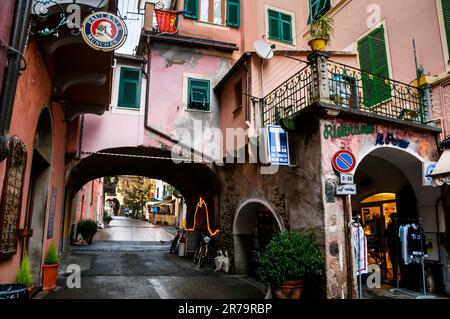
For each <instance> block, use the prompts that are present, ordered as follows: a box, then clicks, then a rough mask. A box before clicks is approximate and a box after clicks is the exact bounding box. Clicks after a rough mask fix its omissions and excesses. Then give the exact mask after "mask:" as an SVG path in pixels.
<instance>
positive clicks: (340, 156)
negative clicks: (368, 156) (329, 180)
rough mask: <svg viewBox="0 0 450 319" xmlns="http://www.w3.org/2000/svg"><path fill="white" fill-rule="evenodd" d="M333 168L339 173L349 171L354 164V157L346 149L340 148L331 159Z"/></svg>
mask: <svg viewBox="0 0 450 319" xmlns="http://www.w3.org/2000/svg"><path fill="white" fill-rule="evenodd" d="M332 164H333V168H334V169H335V170H336V171H338V172H339V173H348V172H351V171H352V170H353V169H354V168H355V166H356V158H355V155H353V153H352V152H350V151H348V150H340V151H338V152H336V154H334V156H333V159H332Z"/></svg>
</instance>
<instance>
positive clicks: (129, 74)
mask: <svg viewBox="0 0 450 319" xmlns="http://www.w3.org/2000/svg"><path fill="white" fill-rule="evenodd" d="M140 100H141V70H139V69H131V68H121V70H120V85H119V101H118V106H119V107H126V108H134V109H139V108H140V102H141V101H140Z"/></svg>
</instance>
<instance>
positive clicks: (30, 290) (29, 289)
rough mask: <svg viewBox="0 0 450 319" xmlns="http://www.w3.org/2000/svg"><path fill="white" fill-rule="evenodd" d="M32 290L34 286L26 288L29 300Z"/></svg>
mask: <svg viewBox="0 0 450 319" xmlns="http://www.w3.org/2000/svg"><path fill="white" fill-rule="evenodd" d="M33 289H34V285H31V286H30V287H28V296H29V297H30V299H31V296H32V295H33Z"/></svg>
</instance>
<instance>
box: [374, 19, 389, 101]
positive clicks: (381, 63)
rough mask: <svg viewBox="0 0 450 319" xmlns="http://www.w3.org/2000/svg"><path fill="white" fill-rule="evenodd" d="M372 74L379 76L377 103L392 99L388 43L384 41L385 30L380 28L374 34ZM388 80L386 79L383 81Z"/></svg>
mask: <svg viewBox="0 0 450 319" xmlns="http://www.w3.org/2000/svg"><path fill="white" fill-rule="evenodd" d="M370 40H371V42H372V57H373V70H372V73H374V74H376V75H379V76H380V78H377V81H376V82H377V83H376V85H377V99H376V100H377V103H379V102H382V101H384V100H386V99H388V98H390V97H391V88H390V85H389V81H388V80H387V79H389V67H388V60H387V53H386V42H385V40H384V28H383V27H380V28H378V29H376V30H375V31H374V32H373V33H372V37H371V39H370ZM383 78H386V79H383Z"/></svg>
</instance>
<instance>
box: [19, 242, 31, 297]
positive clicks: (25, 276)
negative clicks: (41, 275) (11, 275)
mask: <svg viewBox="0 0 450 319" xmlns="http://www.w3.org/2000/svg"><path fill="white" fill-rule="evenodd" d="M16 284H19V285H25V286H27V288H28V294H29V297H30V298H31V295H32V293H33V288H34V284H33V275H32V274H31V270H30V262H29V261H28V254H27V252H26V251H25V253H24V255H23V258H22V262H21V263H20V267H19V270H18V271H17V273H16Z"/></svg>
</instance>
